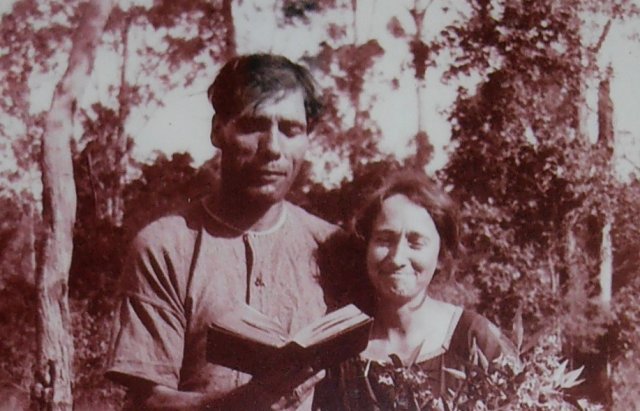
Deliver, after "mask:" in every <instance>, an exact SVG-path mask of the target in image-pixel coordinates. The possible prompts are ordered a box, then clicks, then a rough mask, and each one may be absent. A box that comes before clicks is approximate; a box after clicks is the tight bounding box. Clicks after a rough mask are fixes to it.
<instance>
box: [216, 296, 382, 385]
mask: <svg viewBox="0 0 640 411" xmlns="http://www.w3.org/2000/svg"><path fill="white" fill-rule="evenodd" d="M371 322H372V319H371V317H369V316H368V315H366V314H364V313H363V312H362V311H360V310H359V309H358V308H357V307H356V306H354V305H352V304H350V305H347V306H344V307H342V308H340V309H338V310H335V311H332V312H331V313H328V314H326V315H325V316H323V317H321V318H319V319H317V320H316V321H313V322H312V323H311V324H309V325H307V326H306V327H304V328H302V329H301V330H299V331H298V332H297V333H295V334H294V335H289V334H288V333H287V332H286V330H285V329H284V328H283V327H282V326H281V325H280V324H279V323H277V322H276V321H274V320H273V319H271V318H269V317H267V316H266V315H264V314H262V313H261V312H259V311H257V310H256V309H254V308H252V307H250V306H248V305H241V306H238V307H237V308H236V309H234V310H232V311H230V312H228V313H227V314H225V315H223V316H221V317H220V318H218V319H216V320H215V321H214V322H213V323H212V324H211V325H210V326H209V330H208V334H207V360H208V361H210V362H213V363H216V364H220V365H223V366H225V367H229V368H234V369H236V370H239V371H242V372H246V373H249V374H252V375H259V374H262V373H265V372H267V371H269V370H271V369H273V368H274V367H278V368H279V369H296V368H301V367H306V366H311V367H313V369H317V370H320V369H323V368H327V367H329V366H331V365H333V364H337V363H339V362H341V361H344V360H345V359H347V358H349V357H352V356H355V355H357V354H358V353H360V352H361V351H362V350H364V349H365V348H366V346H367V342H368V339H369V330H370V327H371Z"/></svg>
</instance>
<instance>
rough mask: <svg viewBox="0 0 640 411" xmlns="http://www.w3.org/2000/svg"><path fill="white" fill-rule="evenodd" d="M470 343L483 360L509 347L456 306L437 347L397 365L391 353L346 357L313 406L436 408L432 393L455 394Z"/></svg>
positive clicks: (360, 410)
mask: <svg viewBox="0 0 640 411" xmlns="http://www.w3.org/2000/svg"><path fill="white" fill-rule="evenodd" d="M473 347H477V349H478V350H480V351H481V352H482V354H481V356H483V357H484V358H486V360H487V361H489V362H490V361H491V360H493V359H495V358H496V357H498V356H499V355H500V353H502V352H507V351H509V350H510V349H511V348H510V343H509V342H508V341H507V340H506V339H505V338H504V337H503V336H502V335H501V333H500V331H499V330H498V328H497V327H496V326H495V325H493V324H492V323H491V322H490V321H489V320H487V319H486V318H485V317H483V316H481V315H479V314H477V313H474V312H472V311H466V310H463V309H462V308H459V307H457V310H456V312H455V314H454V316H453V317H452V319H451V323H450V325H449V330H448V333H447V338H446V339H445V343H444V344H443V345H442V346H441V347H439V348H438V349H437V350H434V351H432V352H426V353H420V354H419V356H418V359H417V361H416V362H415V363H414V364H411V365H403V364H402V363H401V362H400V360H399V358H397V357H396V356H391V357H390V359H389V361H388V362H378V361H374V360H370V359H366V358H362V357H355V358H351V359H349V360H347V361H345V362H344V363H342V364H340V365H339V366H338V367H336V368H335V369H333V370H331V371H330V372H329V374H328V378H326V379H325V381H324V382H323V384H322V385H321V386H320V387H318V389H317V392H316V401H315V402H316V409H321V410H326V411H329V410H331V411H334V410H335V411H340V410H343V411H356V410H357V411H374V410H375V411H378V410H394V411H395V410H431V409H440V408H439V407H438V406H437V405H436V404H437V402H438V399H440V398H443V399H444V400H446V401H448V403H450V402H451V399H452V398H453V397H454V396H456V395H459V388H460V387H461V385H462V381H463V380H464V377H465V365H466V364H469V360H470V358H471V357H472V356H473V355H474V351H475V352H477V351H476V350H474V348H473ZM476 355H477V354H476ZM482 361H484V359H483V360H482Z"/></svg>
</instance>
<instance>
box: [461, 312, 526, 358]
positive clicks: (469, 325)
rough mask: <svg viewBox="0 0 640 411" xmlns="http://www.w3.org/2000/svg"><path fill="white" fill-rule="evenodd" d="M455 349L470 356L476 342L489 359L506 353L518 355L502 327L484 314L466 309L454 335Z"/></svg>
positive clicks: (463, 355)
mask: <svg viewBox="0 0 640 411" xmlns="http://www.w3.org/2000/svg"><path fill="white" fill-rule="evenodd" d="M451 342H452V345H453V347H452V348H453V349H454V350H455V351H456V352H458V353H459V355H462V357H463V358H468V357H469V354H470V352H471V347H473V345H474V344H476V345H477V347H478V348H479V349H480V351H482V353H483V354H484V355H485V356H486V357H487V359H488V360H489V361H492V360H494V359H495V358H497V357H499V356H500V354H505V355H509V356H512V357H514V358H516V357H517V353H516V350H515V348H514V345H513V343H512V342H511V341H509V339H508V338H507V337H506V336H505V335H504V334H503V333H502V332H501V331H500V329H499V328H498V327H497V326H496V325H495V324H493V323H492V322H491V321H489V320H488V319H486V318H485V317H484V316H482V315H480V314H477V313H475V312H472V311H467V310H465V311H464V312H463V313H462V316H461V317H460V322H459V324H458V326H457V327H456V331H455V333H454V335H453V337H452V340H451Z"/></svg>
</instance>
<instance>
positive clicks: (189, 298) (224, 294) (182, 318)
mask: <svg viewBox="0 0 640 411" xmlns="http://www.w3.org/2000/svg"><path fill="white" fill-rule="evenodd" d="M205 204H206V202H205V201H202V202H201V203H198V204H195V205H193V206H191V207H190V208H189V209H187V210H185V211H184V212H182V213H179V214H176V215H171V216H167V217H163V218H161V219H159V220H157V221H155V222H153V223H151V224H150V225H148V226H147V227H145V228H144V229H143V230H142V231H141V232H140V233H139V234H138V235H137V237H136V238H135V240H134V241H133V243H132V246H131V252H130V255H129V256H128V259H127V263H126V266H125V269H124V273H123V291H124V295H123V300H122V304H121V307H120V312H119V314H118V316H117V321H116V325H115V329H114V341H113V345H112V354H111V356H110V361H109V368H108V371H107V376H108V377H109V378H112V379H114V380H116V381H120V382H123V381H126V378H131V377H135V378H139V379H144V380H148V381H151V382H154V383H157V384H161V385H165V386H167V387H171V388H174V389H179V390H183V391H200V392H213V393H220V394H221V395H223V394H225V393H227V392H229V391H231V390H233V389H234V388H236V387H238V386H240V385H243V384H245V383H246V382H247V381H248V380H249V379H250V376H249V375H246V374H243V373H240V372H238V371H235V370H231V369H229V368H225V367H222V366H219V365H215V364H211V363H208V362H207V361H206V330H207V327H208V325H209V324H210V323H211V321H212V320H213V319H215V318H216V316H219V315H221V314H223V313H225V312H226V311H228V310H229V309H230V308H231V307H234V306H235V305H238V304H241V303H248V304H249V305H251V306H252V307H254V308H256V309H258V310H259V311H261V312H262V313H264V314H266V315H267V316H269V317H271V318H275V319H277V320H278V321H279V322H280V323H281V324H282V325H283V326H284V327H285V328H288V329H289V330H290V331H291V332H292V333H295V332H296V331H297V330H299V329H300V328H302V327H303V326H305V325H306V324H308V323H309V322H311V321H313V320H315V319H317V318H319V317H321V316H322V315H323V314H324V313H325V311H326V303H325V301H324V297H323V292H322V289H321V287H320V283H319V281H320V279H319V276H320V271H319V268H318V264H317V262H316V256H315V253H316V251H317V248H318V245H319V243H321V242H322V241H323V240H324V239H326V238H327V237H328V236H329V235H331V234H332V233H333V232H335V231H336V230H337V227H335V226H333V225H331V224H329V223H327V222H325V221H323V220H321V219H320V218H318V217H315V216H313V215H311V214H309V213H307V212H306V211H304V210H303V209H301V208H299V207H297V206H295V205H292V204H290V203H285V205H284V207H283V212H282V215H281V216H280V219H279V221H278V223H277V224H275V226H274V227H272V228H271V229H269V230H267V231H263V232H247V233H238V232H237V231H235V230H233V229H230V228H229V227H228V226H225V225H224V224H223V223H222V222H220V220H219V219H217V218H216V216H215V215H214V214H213V213H211V211H210V210H208V209H207V207H206V205H205ZM300 409H310V401H305V404H303V407H301V408H300Z"/></svg>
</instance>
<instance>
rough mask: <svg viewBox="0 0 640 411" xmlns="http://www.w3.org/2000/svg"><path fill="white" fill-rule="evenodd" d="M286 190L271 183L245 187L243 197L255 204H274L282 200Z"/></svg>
mask: <svg viewBox="0 0 640 411" xmlns="http://www.w3.org/2000/svg"><path fill="white" fill-rule="evenodd" d="M286 192H287V190H284V189H282V188H280V187H276V186H273V185H263V186H257V187H247V189H246V190H245V195H244V197H245V198H246V200H248V201H250V202H252V203H253V204H256V205H270V204H276V203H279V202H281V201H283V200H284V198H285V196H286Z"/></svg>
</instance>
